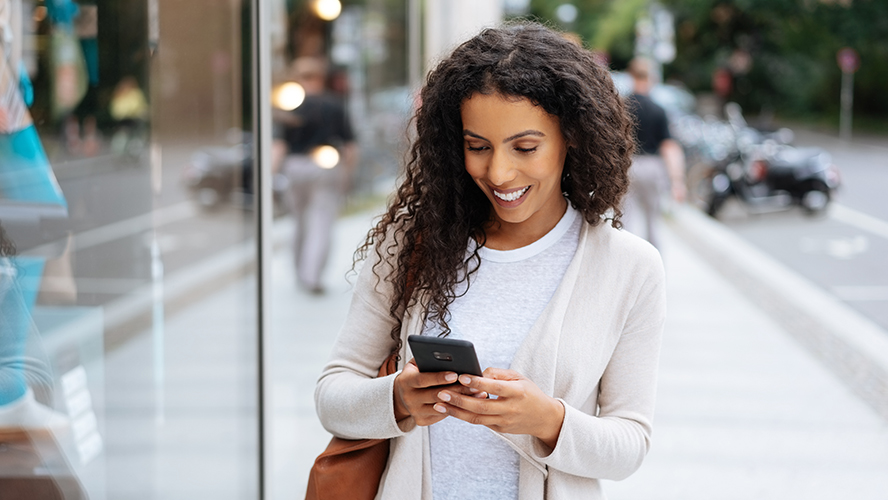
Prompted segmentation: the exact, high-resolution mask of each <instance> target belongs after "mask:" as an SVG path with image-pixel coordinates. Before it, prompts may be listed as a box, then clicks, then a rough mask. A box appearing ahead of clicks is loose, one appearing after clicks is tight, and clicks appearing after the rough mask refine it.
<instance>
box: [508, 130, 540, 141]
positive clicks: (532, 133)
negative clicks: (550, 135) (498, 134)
mask: <svg viewBox="0 0 888 500" xmlns="http://www.w3.org/2000/svg"><path fill="white" fill-rule="evenodd" d="M528 135H535V136H537V137H546V134H544V133H542V132H540V131H539V130H525V131H524V132H518V133H517V134H515V135H513V136H510V137H506V138H505V139H503V144H505V143H507V142H509V141H514V140H515V139H520V138H521V137H524V136H528Z"/></svg>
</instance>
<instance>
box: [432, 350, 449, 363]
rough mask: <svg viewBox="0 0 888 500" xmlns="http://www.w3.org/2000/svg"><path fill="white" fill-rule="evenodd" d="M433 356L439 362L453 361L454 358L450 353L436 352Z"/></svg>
mask: <svg viewBox="0 0 888 500" xmlns="http://www.w3.org/2000/svg"><path fill="white" fill-rule="evenodd" d="M432 355H433V356H435V359H437V360H438V361H453V356H451V355H450V353H449V352H437V351H436V352H433V353H432Z"/></svg>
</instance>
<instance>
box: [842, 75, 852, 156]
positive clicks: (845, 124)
mask: <svg viewBox="0 0 888 500" xmlns="http://www.w3.org/2000/svg"><path fill="white" fill-rule="evenodd" d="M841 95H842V97H841V99H842V101H841V102H842V111H841V114H840V115H839V137H841V138H842V140H843V141H850V140H851V105H852V104H853V103H854V73H853V72H851V71H843V72H842V94H841Z"/></svg>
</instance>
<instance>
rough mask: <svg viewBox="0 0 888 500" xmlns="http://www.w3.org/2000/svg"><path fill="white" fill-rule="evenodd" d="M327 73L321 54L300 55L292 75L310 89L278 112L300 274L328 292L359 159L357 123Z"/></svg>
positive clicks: (308, 284) (301, 280) (303, 283)
mask: <svg viewBox="0 0 888 500" xmlns="http://www.w3.org/2000/svg"><path fill="white" fill-rule="evenodd" d="M326 76H327V67H326V63H325V62H324V61H323V60H321V59H319V58H313V57H301V58H299V59H297V60H296V61H294V63H293V66H292V77H293V79H294V80H295V81H296V82H297V83H299V84H300V85H301V86H302V88H303V89H304V90H305V100H304V101H303V102H302V103H301V104H300V105H299V106H298V107H296V108H295V109H294V110H293V111H291V112H283V113H277V114H276V115H275V116H276V121H277V122H278V125H279V128H278V133H277V135H278V139H279V141H281V142H282V143H284V144H285V148H286V151H287V152H286V157H285V158H284V161H283V165H282V171H283V173H284V175H285V176H286V177H287V180H288V181H289V190H288V191H289V192H288V193H287V201H288V204H289V208H290V214H291V216H292V217H293V220H294V222H295V227H294V234H293V257H294V265H295V267H296V279H297V282H298V285H299V286H300V287H301V288H303V289H304V290H306V291H307V292H309V293H312V294H316V295H317V294H321V293H323V292H324V288H323V285H322V283H321V275H322V272H323V270H324V267H325V265H326V262H327V256H328V254H329V252H330V240H331V237H332V231H333V225H334V223H335V222H336V217H337V216H338V215H339V210H340V208H341V207H342V203H343V200H344V198H345V195H346V194H347V193H348V190H349V189H350V184H351V179H352V174H353V169H354V167H355V164H356V163H357V144H356V142H355V136H354V132H353V131H352V127H351V123H350V122H349V119H348V115H347V113H346V111H345V107H344V106H343V105H342V103H341V102H340V100H339V99H338V98H337V97H335V96H333V95H330V94H328V93H326V92H325V90H326ZM279 144H280V143H279ZM331 155H332V156H331Z"/></svg>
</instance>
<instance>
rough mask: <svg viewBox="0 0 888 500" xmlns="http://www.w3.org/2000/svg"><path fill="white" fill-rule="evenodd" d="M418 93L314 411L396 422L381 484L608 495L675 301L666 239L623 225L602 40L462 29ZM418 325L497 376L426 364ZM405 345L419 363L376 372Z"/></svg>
mask: <svg viewBox="0 0 888 500" xmlns="http://www.w3.org/2000/svg"><path fill="white" fill-rule="evenodd" d="M421 98H422V106H421V107H420V108H419V110H418V111H417V113H416V127H417V136H416V139H415V142H414V144H413V148H412V153H411V157H410V161H409V163H408V165H407V168H406V174H405V178H404V181H403V183H402V184H401V186H400V187H399V189H398V191H397V194H396V196H395V197H394V199H393V200H392V202H391V204H390V206H389V207H388V210H387V212H386V213H385V214H384V216H383V217H382V219H381V220H380V222H379V223H378V224H377V225H376V227H375V228H374V229H373V230H371V231H370V233H369V235H368V238H367V241H366V242H365V243H364V245H363V246H362V247H361V248H360V249H359V256H367V257H368V262H367V263H366V264H365V265H364V267H363V269H362V271H361V273H360V275H359V277H358V280H357V283H356V285H355V293H354V298H353V300H352V305H351V309H350V311H349V315H348V318H347V319H346V322H345V325H344V327H343V329H342V331H341V332H340V335H339V337H338V339H337V341H336V344H335V347H334V349H333V353H332V357H331V360H330V362H329V363H328V365H327V366H326V367H325V369H324V371H323V373H322V375H321V377H320V380H319V381H318V386H317V389H316V395H315V396H316V404H317V411H318V415H319V417H320V419H321V422H322V423H323V425H324V427H325V428H327V429H328V430H329V431H330V432H332V433H333V434H335V435H337V436H340V437H343V438H348V439H356V438H393V439H391V453H390V456H389V463H388V466H387V468H386V472H385V474H384V475H383V478H382V483H381V485H380V490H379V495H378V498H384V499H385V498H391V499H403V498H423V499H432V498H434V499H436V500H440V499H446V498H473V499H477V498H496V499H500V498H518V499H539V498H548V499H579V498H603V493H602V492H601V489H600V484H599V479H622V478H625V477H627V476H628V475H630V474H631V473H632V472H634V471H635V470H636V469H637V468H638V467H639V465H640V464H641V461H642V459H643V457H644V456H645V454H646V452H647V450H648V448H649V446H650V435H651V420H652V414H653V405H654V394H655V390H656V370H657V360H658V355H659V345H660V336H661V333H662V328H663V321H664V317H665V304H664V289H663V269H662V263H661V261H660V258H659V254H658V253H657V252H656V250H654V249H653V247H651V246H650V245H649V244H647V243H646V242H644V241H642V240H641V239H639V238H637V237H635V236H632V235H630V234H628V233H625V232H622V231H619V230H618V229H619V228H620V216H621V211H620V207H619V204H620V200H621V198H622V197H623V195H624V194H625V192H626V187H627V183H628V180H627V169H628V168H629V165H630V162H631V155H632V152H633V131H632V124H631V121H630V119H629V118H628V117H627V113H626V110H625V108H624V105H623V103H622V101H621V100H620V98H619V97H618V95H617V92H616V90H615V89H614V86H613V83H612V81H611V78H610V76H609V74H608V72H607V70H606V69H605V68H604V67H602V66H600V65H598V64H596V63H595V62H594V61H593V59H592V56H591V54H590V53H588V52H587V51H584V50H583V49H581V48H580V47H577V46H576V45H574V44H572V43H571V42H569V41H567V40H566V39H565V38H563V37H562V36H561V35H560V34H558V33H555V32H553V31H551V30H549V29H547V28H545V27H542V26H540V25H537V24H520V25H514V26H508V27H505V28H502V29H487V30H484V31H483V32H482V33H481V34H479V35H478V36H476V37H475V38H473V39H471V40H469V41H468V42H465V43H464V44H462V45H461V46H459V47H458V48H457V49H456V50H455V51H454V52H453V53H452V54H451V55H450V56H449V57H448V58H447V59H445V60H444V61H442V62H441V63H440V64H439V65H438V67H437V68H436V69H435V70H434V71H432V72H431V73H430V74H429V77H428V81H427V83H426V85H425V86H424V87H423V89H422V93H421ZM408 294H409V295H410V296H409V297H407V296H406V295H408ZM409 334H422V335H447V336H449V337H451V338H461V339H467V340H470V341H472V342H473V343H474V344H475V347H476V350H477V352H478V357H479V360H480V363H481V365H482V367H486V369H485V370H484V376H483V377H474V376H468V375H462V376H459V377H458V378H457V374H455V373H447V372H442V373H420V372H419V371H418V369H417V368H416V366H415V364H414V363H413V362H412V359H411V355H410V353H409V352H408V351H407V343H406V342H404V339H406V337H407V335H409ZM392 350H396V351H397V353H398V354H399V355H400V357H401V359H404V360H408V362H407V363H405V364H404V366H403V369H402V370H401V371H400V372H398V373H396V374H395V375H391V376H388V377H382V378H373V377H374V376H375V375H376V372H377V371H378V369H379V366H380V364H381V363H382V361H383V360H384V359H385V358H386V356H388V355H389V353H390V352H392ZM488 395H489V396H490V397H489V398H488Z"/></svg>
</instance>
